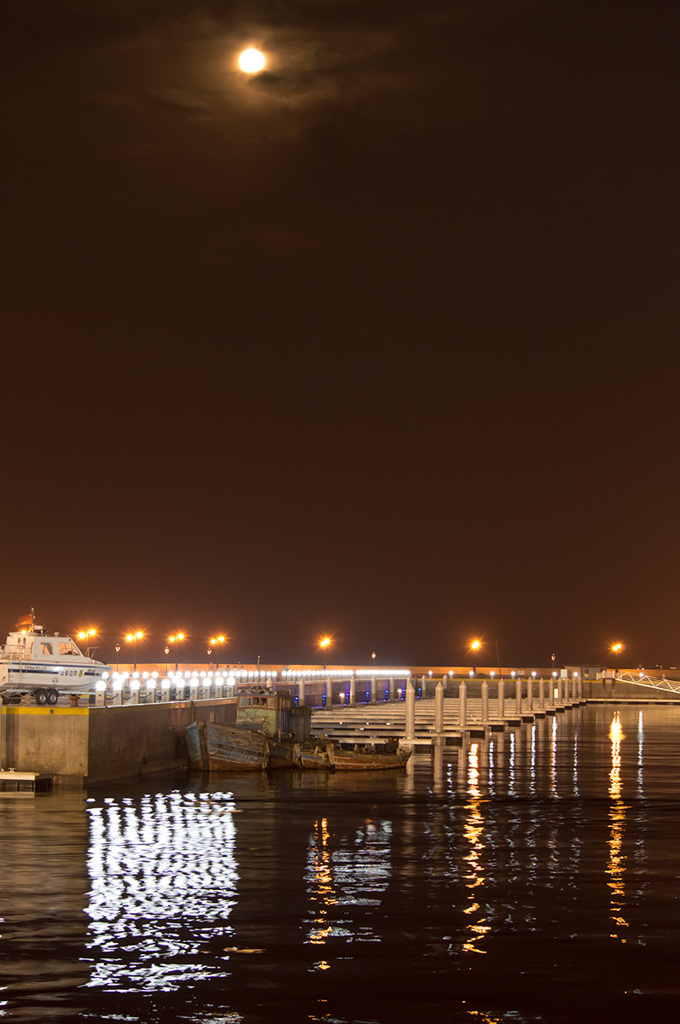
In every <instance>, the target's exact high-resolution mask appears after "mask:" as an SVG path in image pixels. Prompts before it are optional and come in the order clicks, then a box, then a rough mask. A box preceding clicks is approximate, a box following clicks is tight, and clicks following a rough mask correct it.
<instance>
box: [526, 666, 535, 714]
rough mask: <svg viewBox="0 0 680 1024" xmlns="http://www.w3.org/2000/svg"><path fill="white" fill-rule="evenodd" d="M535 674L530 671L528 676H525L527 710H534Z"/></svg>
mask: <svg viewBox="0 0 680 1024" xmlns="http://www.w3.org/2000/svg"><path fill="white" fill-rule="evenodd" d="M535 678H536V677H535V675H534V673H533V672H532V673H531V675H530V676H527V707H528V709H529V711H533V710H534V679H535Z"/></svg>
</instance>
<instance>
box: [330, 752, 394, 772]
mask: <svg viewBox="0 0 680 1024" xmlns="http://www.w3.org/2000/svg"><path fill="white" fill-rule="evenodd" d="M328 756H329V759H330V762H331V767H332V768H333V769H334V770H335V771H336V772H365V771H393V770H398V769H402V768H405V767H406V762H407V761H408V755H401V754H387V753H367V752H364V751H360V750H343V749H342V748H341V747H336V746H329V748H328Z"/></svg>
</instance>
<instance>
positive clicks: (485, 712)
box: [482, 679, 489, 725]
mask: <svg viewBox="0 0 680 1024" xmlns="http://www.w3.org/2000/svg"><path fill="white" fill-rule="evenodd" d="M488 721H489V680H488V679H482V725H487V724H488Z"/></svg>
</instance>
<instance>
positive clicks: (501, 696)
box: [498, 676, 505, 722]
mask: <svg viewBox="0 0 680 1024" xmlns="http://www.w3.org/2000/svg"><path fill="white" fill-rule="evenodd" d="M498 717H499V718H500V720H501V722H502V721H503V719H504V718H505V679H503V676H501V678H500V679H499V680H498Z"/></svg>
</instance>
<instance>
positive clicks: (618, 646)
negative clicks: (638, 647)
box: [609, 640, 626, 673]
mask: <svg viewBox="0 0 680 1024" xmlns="http://www.w3.org/2000/svg"><path fill="white" fill-rule="evenodd" d="M625 649H626V645H625V644H622V643H621V641H620V640H617V641H616V642H615V643H613V644H610V645H609V650H610V651H611V652H612V654H613V655H614V657H615V659H616V672H617V673H618V671H619V654H621V652H622V651H625Z"/></svg>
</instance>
